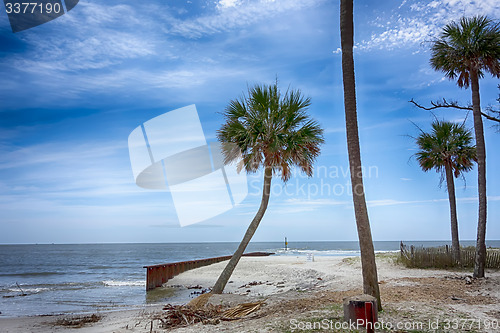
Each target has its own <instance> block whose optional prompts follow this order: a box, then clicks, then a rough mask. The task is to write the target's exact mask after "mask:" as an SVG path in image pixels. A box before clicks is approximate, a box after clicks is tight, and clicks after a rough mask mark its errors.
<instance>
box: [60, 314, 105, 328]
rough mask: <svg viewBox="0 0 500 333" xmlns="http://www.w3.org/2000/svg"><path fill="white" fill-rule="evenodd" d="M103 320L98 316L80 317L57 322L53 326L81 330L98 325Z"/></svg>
mask: <svg viewBox="0 0 500 333" xmlns="http://www.w3.org/2000/svg"><path fill="white" fill-rule="evenodd" d="M101 319H102V316H100V315H97V314H92V315H90V316H79V317H70V318H63V319H59V320H56V321H55V322H54V323H53V325H54V326H65V327H71V328H81V327H83V326H85V325H87V324H91V323H97V322H98V321H99V320H101Z"/></svg>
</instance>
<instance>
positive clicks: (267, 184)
mask: <svg viewBox="0 0 500 333" xmlns="http://www.w3.org/2000/svg"><path fill="white" fill-rule="evenodd" d="M272 177H273V171H272V169H271V167H266V168H265V170H264V187H263V189H262V201H261V203H260V207H259V210H258V211H257V214H256V215H255V217H254V218H253V220H252V222H251V223H250V225H249V226H248V229H247V232H246V233H245V236H243V239H242V241H241V243H240V245H239V246H238V249H237V250H236V252H234V254H233V256H232V257H231V259H230V260H229V262H228V263H227V265H226V268H224V270H223V271H222V273H221V275H220V276H219V278H218V279H217V282H215V285H214V287H213V288H212V293H213V294H221V293H222V291H224V288H225V287H226V284H227V282H228V281H229V278H230V277H231V275H232V274H233V271H234V269H235V268H236V265H237V264H238V262H239V261H240V259H241V256H242V255H243V252H245V249H246V248H247V245H248V243H250V240H251V239H252V237H253V235H254V233H255V231H256V230H257V227H258V226H259V223H260V221H261V220H262V217H263V216H264V213H265V212H266V209H267V204H268V203H269V196H270V194H271V179H272Z"/></svg>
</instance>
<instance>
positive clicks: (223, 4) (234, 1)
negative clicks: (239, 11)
mask: <svg viewBox="0 0 500 333" xmlns="http://www.w3.org/2000/svg"><path fill="white" fill-rule="evenodd" d="M239 4H240V1H239V0H219V2H218V3H217V8H228V7H236V6H237V5H239Z"/></svg>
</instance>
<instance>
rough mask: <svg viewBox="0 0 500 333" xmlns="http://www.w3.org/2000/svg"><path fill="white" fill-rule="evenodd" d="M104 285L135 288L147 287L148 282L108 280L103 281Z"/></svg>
mask: <svg viewBox="0 0 500 333" xmlns="http://www.w3.org/2000/svg"><path fill="white" fill-rule="evenodd" d="M102 283H103V284H104V285H105V286H107V287H134V286H145V285H146V281H142V280H141V281H115V280H107V281H102Z"/></svg>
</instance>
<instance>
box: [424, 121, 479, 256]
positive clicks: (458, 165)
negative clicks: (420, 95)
mask: <svg viewBox="0 0 500 333" xmlns="http://www.w3.org/2000/svg"><path fill="white" fill-rule="evenodd" d="M472 141H473V139H472V132H471V131H470V130H468V129H467V128H465V124H464V123H462V124H456V123H452V122H447V121H439V120H435V121H434V122H433V123H432V132H431V133H426V132H423V131H422V132H421V133H420V135H419V136H418V137H417V138H416V142H417V145H418V148H419V149H420V150H419V152H417V153H416V154H415V155H416V158H417V161H418V163H419V164H420V167H421V168H422V170H424V171H429V170H432V169H435V170H436V171H437V172H439V173H441V179H443V178H446V186H447V188H448V198H449V201H450V218H451V247H452V254H453V258H454V259H455V260H456V261H457V262H460V243H459V237H458V221H457V203H456V199H455V183H454V179H453V177H455V178H458V177H459V176H460V175H462V174H463V173H464V172H467V171H470V170H472V168H473V166H474V161H477V157H476V147H474V146H473V145H472Z"/></svg>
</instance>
